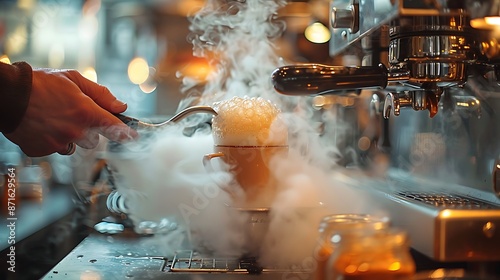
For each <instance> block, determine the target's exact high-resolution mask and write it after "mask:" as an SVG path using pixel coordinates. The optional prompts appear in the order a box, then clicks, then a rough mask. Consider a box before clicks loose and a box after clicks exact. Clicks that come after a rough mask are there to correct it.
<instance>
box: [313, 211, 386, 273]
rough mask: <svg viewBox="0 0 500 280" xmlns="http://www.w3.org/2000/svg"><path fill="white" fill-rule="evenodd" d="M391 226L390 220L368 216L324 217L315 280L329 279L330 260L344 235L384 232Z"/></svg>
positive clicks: (343, 215)
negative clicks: (328, 266)
mask: <svg viewBox="0 0 500 280" xmlns="http://www.w3.org/2000/svg"><path fill="white" fill-rule="evenodd" d="M389 225H390V222H389V218H387V217H376V216H371V215H367V214H334V215H329V216H326V217H324V218H323V219H322V220H321V223H320V226H319V232H320V235H319V237H320V240H319V246H318V249H317V254H316V258H315V259H316V270H315V271H314V273H313V274H314V277H313V279H315V280H323V279H327V278H326V273H327V272H328V271H329V268H327V263H328V260H329V258H330V256H331V255H332V254H333V253H334V251H335V250H336V247H337V245H338V241H339V240H340V239H341V238H342V236H343V235H349V234H350V233H351V232H359V231H367V232H373V231H376V230H383V229H387V228H389Z"/></svg>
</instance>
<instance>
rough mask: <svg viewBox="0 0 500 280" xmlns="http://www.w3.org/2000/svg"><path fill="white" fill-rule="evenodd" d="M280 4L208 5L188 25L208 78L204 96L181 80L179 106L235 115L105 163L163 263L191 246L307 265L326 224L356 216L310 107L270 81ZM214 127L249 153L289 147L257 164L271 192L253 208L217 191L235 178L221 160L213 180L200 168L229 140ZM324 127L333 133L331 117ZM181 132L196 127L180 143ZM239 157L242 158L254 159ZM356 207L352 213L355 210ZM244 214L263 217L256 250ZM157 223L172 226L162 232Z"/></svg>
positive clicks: (151, 139) (176, 130) (159, 136)
mask: <svg viewBox="0 0 500 280" xmlns="http://www.w3.org/2000/svg"><path fill="white" fill-rule="evenodd" d="M283 5H285V1H267V0H266V1H246V2H240V1H207V4H206V5H205V7H204V8H203V9H202V10H201V11H200V12H199V13H198V14H196V15H194V16H193V17H192V18H191V28H190V30H191V32H192V34H191V36H190V37H189V38H190V40H191V41H192V42H193V48H194V54H195V55H196V56H201V57H205V58H206V59H208V60H209V61H210V63H211V64H212V67H213V69H215V71H214V72H213V73H212V74H211V75H210V76H209V77H208V78H207V80H206V81H203V82H204V91H203V92H199V91H196V90H194V86H195V85H196V81H193V80H191V79H189V78H188V77H184V87H183V91H184V92H185V94H186V97H185V99H184V100H183V102H181V106H182V105H186V104H194V105H209V106H213V107H214V109H215V110H216V111H217V110H222V111H224V110H228V108H230V109H231V110H236V111H239V112H240V113H243V115H242V117H229V118H226V119H222V117H224V116H227V115H224V112H222V111H221V114H220V115H219V116H216V117H214V122H213V124H212V128H210V127H209V126H208V125H203V123H204V122H205V121H206V120H207V119H206V118H205V116H202V115H200V116H197V115H196V116H191V117H190V118H189V119H187V120H185V121H184V122H181V123H178V124H175V125H172V126H169V127H167V128H165V129H162V130H159V131H157V132H155V133H154V134H152V135H149V136H148V137H147V139H146V137H144V138H145V139H142V140H141V141H139V142H137V143H129V144H127V147H125V148H124V150H128V151H134V152H130V153H127V152H122V153H118V154H117V153H114V154H113V153H110V154H109V155H108V157H109V162H110V165H111V166H112V167H113V169H114V170H115V171H116V173H117V174H118V177H119V178H120V180H118V182H117V184H118V189H119V191H120V192H121V193H123V195H124V196H125V197H126V199H127V200H128V201H129V203H128V205H129V216H130V217H131V218H132V220H134V222H135V224H139V223H141V222H142V221H153V222H154V223H156V224H158V225H160V226H159V228H160V229H159V230H157V233H156V235H155V239H154V240H155V242H156V243H157V245H158V247H160V248H164V250H165V254H166V255H171V254H172V253H173V252H172V250H178V249H182V248H189V249H194V250H199V251H202V252H210V253H213V254H216V255H235V256H239V255H243V254H248V253H251V254H254V255H259V258H260V259H261V262H262V263H263V264H269V265H276V264H277V263H276V262H279V265H286V266H289V265H292V264H295V265H299V266H300V265H304V266H307V265H308V263H309V262H308V261H310V260H311V258H313V253H314V252H313V251H314V248H315V246H316V243H317V236H318V226H319V223H320V220H321V218H322V217H323V216H325V215H327V214H329V213H335V212H342V211H343V210H342V209H350V211H353V210H355V209H357V208H359V211H360V212H362V211H363V209H362V208H363V207H364V206H363V203H362V197H361V196H360V195H359V194H356V193H355V192H353V191H352V190H349V189H348V188H346V187H345V185H344V183H341V181H342V180H337V178H336V177H335V175H333V174H334V173H335V172H334V168H335V167H336V163H335V160H336V159H337V155H338V151H337V148H336V147H335V146H334V145H333V143H332V142H331V141H324V139H322V138H321V137H320V133H319V132H318V130H317V128H316V127H315V126H314V125H313V124H312V122H311V121H310V118H311V117H312V115H313V108H312V106H311V105H310V101H309V100H308V99H307V98H305V97H304V98H297V97H285V96H281V95H279V94H277V93H276V92H275V90H274V89H273V87H272V84H271V81H270V76H271V73H272V71H273V70H274V69H275V68H276V67H278V66H279V65H280V58H279V57H278V56H277V54H276V53H275V49H274V48H275V46H274V44H273V40H274V39H275V38H276V37H277V36H279V35H280V34H281V32H282V31H283V30H284V28H285V25H284V23H283V22H282V21H279V20H277V19H276V13H277V10H278V9H279V8H280V7H282V6H283ZM271 104H273V105H271ZM224 106H225V107H224ZM238 106H240V107H239V108H238ZM245 106H251V108H246V107H245ZM259 106H260V107H259ZM274 106H275V107H274ZM273 107H274V108H273ZM263 108H264V109H263ZM266 108H267V109H266ZM266 110H267V111H266ZM266 114H267V115H266ZM252 118H254V122H255V123H254V124H251V120H252ZM221 120H223V121H226V122H227V121H230V122H231V123H230V124H229V125H230V126H233V127H235V128H236V135H233V136H231V137H230V138H229V139H232V140H235V139H238V141H239V142H241V141H243V142H246V144H252V145H250V146H256V145H257V146H258V145H262V144H263V145H267V146H273V145H283V144H286V145H287V147H286V148H287V150H286V156H279V157H271V156H269V157H268V158H267V157H266V160H265V161H263V162H265V165H268V166H266V170H268V171H266V172H269V174H267V175H266V176H269V178H272V180H270V181H272V186H269V187H266V188H261V189H259V196H258V199H254V200H252V203H250V204H238V203H235V201H236V197H240V195H242V193H241V189H240V191H239V192H238V188H239V187H238V184H237V183H236V185H235V186H231V190H232V191H230V192H228V191H227V190H226V189H225V188H224V187H221V185H231V184H232V183H233V184H234V182H238V180H241V178H238V177H236V178H235V175H234V173H233V172H230V171H227V170H230V169H231V163H227V162H223V161H222V160H220V161H219V164H220V166H218V167H216V168H214V169H215V172H207V171H206V170H205V168H204V167H203V164H202V158H203V157H204V155H206V154H209V153H213V151H214V145H217V144H220V143H214V140H213V139H214V138H215V139H218V140H217V141H220V138H221V135H222V136H224V137H227V131H225V132H226V134H225V135H223V134H221V132H223V130H221ZM249 120H250V121H249ZM239 121H241V122H242V123H241V124H239V123H238V122H239ZM324 121H327V122H329V121H331V124H328V125H332V126H334V125H336V123H335V121H336V120H335V119H334V118H332V119H331V120H328V119H325V120H324ZM266 122H268V123H266ZM224 125H228V124H227V123H225V124H224ZM252 125H254V126H255V127H260V126H263V127H264V128H265V129H266V130H264V131H267V133H266V134H265V135H264V137H263V136H262V135H253V134H252V132H251V131H252V130H251V129H250V130H245V128H252ZM186 127H197V128H198V129H197V130H196V132H194V133H193V134H192V135H191V136H185V135H184V134H183V131H184V129H185V128H186ZM238 129H239V130H238ZM245 131H246V132H245ZM256 131H257V130H256ZM269 132H272V133H269ZM245 133H246V134H245ZM248 133H250V135H249V134H248ZM212 134H213V135H212ZM213 137H214V138H213ZM226 139H228V138H226ZM225 144H227V143H225ZM230 144H233V143H230ZM224 152H225V153H227V150H224ZM246 152H247V151H246ZM246 155H247V157H244V158H243V159H242V160H248V161H250V160H252V159H253V158H254V156H248V154H246ZM259 156H261V154H259ZM228 165H229V166H228ZM240 171H241V172H242V173H244V172H245V171H244V170H240ZM258 176H260V175H258ZM339 176H340V175H339ZM251 177H253V176H251ZM266 178H267V177H266ZM253 179H255V178H249V179H248V180H253ZM243 180H244V179H243ZM266 180H267V179H266ZM244 191H245V190H244ZM243 195H245V193H243ZM246 195H248V192H247V193H246ZM356 202H359V206H356V205H353V204H355V203H356ZM241 206H243V207H256V206H258V207H265V209H268V210H269V211H268V215H269V220H268V221H267V223H268V224H267V225H266V232H265V234H263V235H262V236H260V237H259V240H257V241H255V240H254V241H252V242H254V244H250V245H249V244H248V243H249V240H250V239H251V237H249V236H248V221H249V215H251V214H249V212H247V211H244V210H245V208H243V209H242V208H241ZM347 206H348V208H346V207H347ZM241 210H243V211H241ZM162 224H163V225H165V224H168V225H169V226H168V227H166V228H162V227H161V225H162ZM172 224H173V225H174V226H172ZM255 242H256V243H255ZM174 245H175V246H174Z"/></svg>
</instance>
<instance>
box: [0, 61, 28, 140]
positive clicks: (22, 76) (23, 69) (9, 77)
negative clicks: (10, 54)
mask: <svg viewBox="0 0 500 280" xmlns="http://www.w3.org/2000/svg"><path fill="white" fill-rule="evenodd" d="M32 76H33V70H32V68H31V66H30V65H29V64H28V63H26V62H16V63H13V64H12V65H11V64H6V63H2V62H0V132H3V133H8V132H12V131H14V130H15V129H16V128H17V126H18V125H19V123H20V122H21V119H22V118H23V116H24V113H25V112H26V109H27V108H28V103H29V100H30V94H31V84H32Z"/></svg>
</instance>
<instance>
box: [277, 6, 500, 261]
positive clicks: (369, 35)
mask: <svg viewBox="0 0 500 280" xmlns="http://www.w3.org/2000/svg"><path fill="white" fill-rule="evenodd" d="M330 24H331V26H330V29H331V33H332V38H331V40H330V55H331V57H341V56H342V55H344V54H346V53H347V54H353V53H354V54H356V55H358V56H359V57H360V60H359V61H360V64H361V65H354V66H345V65H340V66H331V65H323V64H312V63H309V64H297V65H287V66H282V67H280V68H278V69H276V70H275V71H274V72H273V74H272V81H273V85H274V87H275V89H276V90H277V91H278V92H279V93H281V94H284V95H297V96H298V95H308V96H316V97H322V98H329V97H331V96H347V95H349V96H352V94H353V93H354V94H356V95H357V96H358V98H359V99H362V100H361V103H363V102H364V103H365V104H367V106H361V108H358V109H357V110H365V111H364V113H365V114H366V113H367V112H369V116H370V118H371V119H372V120H374V121H372V122H370V123H371V124H375V125H376V126H377V129H376V131H378V132H377V133H368V134H367V133H365V132H366V131H367V129H366V128H365V127H360V126H359V125H358V126H356V124H355V125H354V126H353V128H352V129H355V130H357V132H356V133H357V134H356V135H357V137H356V139H355V140H356V141H354V149H355V150H356V151H358V154H359V157H360V158H362V159H363V160H361V161H358V162H361V163H362V164H361V165H362V167H363V168H364V169H365V170H368V171H369V170H373V167H374V166H380V165H381V162H380V161H378V160H377V159H380V158H384V159H385V161H383V162H384V163H385V162H387V166H388V167H387V169H385V170H384V172H383V174H377V173H376V172H375V174H374V173H373V172H371V173H370V172H366V173H367V174H371V175H367V176H366V178H356V179H353V178H351V179H352V184H353V186H356V187H359V186H363V187H361V188H360V189H362V192H363V193H364V194H365V195H366V193H368V196H369V197H370V202H369V203H367V204H369V205H367V206H366V207H367V209H371V210H367V211H374V212H375V211H377V212H378V213H379V212H380V211H384V212H385V213H388V215H389V216H390V218H391V220H392V222H393V224H394V225H395V226H397V227H401V228H404V229H406V230H407V231H408V232H409V235H410V237H411V240H412V247H413V248H414V249H415V250H416V251H418V252H420V253H422V254H424V255H425V256H427V257H429V258H431V259H432V260H435V261H438V262H443V263H450V262H466V263H471V264H484V263H496V264H498V261H500V114H499V113H500V86H499V84H500V43H499V42H500V1H497V0H491V1H479V0H461V1H446V0H422V1H413V0H362V1H359V0H335V1H330ZM367 93H368V94H367ZM371 131H373V130H371ZM361 140H363V141H364V142H363V143H366V142H368V146H367V145H359V143H361ZM366 140H368V141H366ZM494 266H495V265H494Z"/></svg>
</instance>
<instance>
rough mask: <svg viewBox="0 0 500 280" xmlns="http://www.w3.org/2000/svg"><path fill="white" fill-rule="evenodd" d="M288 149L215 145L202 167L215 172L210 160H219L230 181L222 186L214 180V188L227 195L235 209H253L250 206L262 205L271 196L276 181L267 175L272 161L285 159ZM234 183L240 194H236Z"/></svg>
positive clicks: (283, 147) (205, 157) (283, 146)
mask: <svg viewBox="0 0 500 280" xmlns="http://www.w3.org/2000/svg"><path fill="white" fill-rule="evenodd" d="M287 155H288V146H287V145H282V146H230V145H215V146H214V153H210V154H207V155H205V156H204V157H203V165H204V167H205V169H206V170H207V172H209V174H213V173H214V172H215V168H214V167H213V165H212V162H211V160H212V159H214V158H221V159H222V160H223V161H224V162H225V163H226V166H227V170H226V171H229V172H230V173H231V174H232V175H233V176H234V181H233V182H229V183H225V182H221V181H220V180H217V178H214V180H215V181H216V183H217V185H218V186H219V187H220V188H221V189H222V190H224V191H226V192H228V193H229V194H230V195H231V197H232V198H233V200H236V201H237V204H239V205H238V206H239V207H242V206H243V207H245V206H246V207H248V206H255V205H252V204H253V203H259V204H261V205H259V206H263V205H262V204H266V203H265V202H266V201H267V202H269V201H270V200H269V199H270V198H271V197H272V196H273V194H274V192H275V187H276V180H275V178H274V176H273V174H272V172H271V168H270V166H271V164H272V160H273V159H274V158H276V157H286V156H287ZM235 184H237V185H238V186H240V187H241V190H242V191H243V194H240V193H239V192H238V189H237V187H235V186H234V185H235Z"/></svg>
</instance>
